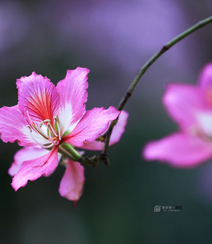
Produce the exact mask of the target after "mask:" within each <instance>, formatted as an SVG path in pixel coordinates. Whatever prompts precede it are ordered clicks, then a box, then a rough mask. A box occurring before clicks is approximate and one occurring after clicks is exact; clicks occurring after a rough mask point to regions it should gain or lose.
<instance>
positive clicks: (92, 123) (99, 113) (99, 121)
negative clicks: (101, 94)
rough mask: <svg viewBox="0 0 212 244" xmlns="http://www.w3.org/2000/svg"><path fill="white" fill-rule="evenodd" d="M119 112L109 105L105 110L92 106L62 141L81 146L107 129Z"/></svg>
mask: <svg viewBox="0 0 212 244" xmlns="http://www.w3.org/2000/svg"><path fill="white" fill-rule="evenodd" d="M119 113H120V111H118V110H117V109H116V108H114V107H109V108H108V109H107V110H106V109H104V108H93V109H92V110H90V111H87V112H86V113H85V115H84V116H83V117H82V119H81V120H80V121H79V123H78V124H77V126H76V127H75V128H74V130H73V131H72V132H71V133H70V134H69V135H68V136H66V137H65V138H64V141H65V142H68V143H70V144H72V145H74V146H76V147H82V146H83V145H84V144H85V143H86V142H92V141H94V140H95V139H96V138H98V137H99V136H100V135H101V134H102V133H104V132H105V131H106V130H107V129H108V126H109V123H110V121H112V120H115V119H116V118H117V117H118V115H119Z"/></svg>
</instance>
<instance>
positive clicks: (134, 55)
mask: <svg viewBox="0 0 212 244" xmlns="http://www.w3.org/2000/svg"><path fill="white" fill-rule="evenodd" d="M211 9H212V2H211V0H201V1H193V0H178V1H176V0H170V1H167V0H128V1H121V0H116V1H112V0H107V1H106V0H99V1H97V0H87V1H86V0H82V1H68V0H55V1H51V0H42V1H41V0H36V1H28V0H20V1H18V0H17V1H15V0H14V1H10V0H9V1H8V0H7V1H3V0H1V1H0V107H2V106H12V105H15V104H17V90H16V85H15V82H16V79H17V78H20V77H21V76H25V75H30V74H31V72H32V71H35V72H36V73H38V74H42V75H44V76H47V77H48V78H50V79H51V81H52V82H54V83H55V84H56V83H57V82H58V81H59V80H61V79H63V78H64V76H65V74H66V70H67V69H75V68H76V67H77V66H81V67H87V68H89V69H90V70H91V72H90V74H89V80H88V81H89V89H88V92H89V99H88V103H87V109H91V108H93V107H95V106H96V107H100V106H103V107H108V106H110V105H113V106H117V105H118V103H119V101H120V99H121V97H122V96H123V95H124V94H125V91H126V90H127V88H128V86H129V84H130V82H131V81H132V80H133V78H134V77H135V75H136V72H137V71H138V69H139V68H140V67H141V66H142V65H143V64H144V62H146V61H147V59H148V58H150V57H151V56H152V55H153V54H154V53H155V52H156V51H157V50H158V49H159V48H160V47H161V46H162V45H163V44H165V43H166V42H167V41H169V40H170V39H172V38H173V37H175V36H176V35H178V34H179V33H180V32H182V31H184V30H185V29H187V28H188V27H190V26H191V25H193V24H195V23H196V22H198V21H199V20H201V19H203V18H206V17H208V16H209V15H211ZM211 43H212V25H209V26H207V27H205V28H203V29H201V30H199V31H198V32H196V33H194V34H192V35H191V36H189V37H188V38H187V39H185V40H183V41H182V42H181V43H179V44H177V45H176V46H174V47H173V48H172V49H171V50H169V51H168V52H167V53H166V54H165V55H164V56H163V57H161V58H160V59H159V60H158V61H157V62H156V63H155V64H154V65H153V66H152V67H151V68H150V69H149V70H148V71H147V73H146V74H145V75H144V76H143V78H142V80H141V81H140V83H139V84H138V86H137V87H136V89H135V91H134V94H133V96H132V97H131V98H130V100H129V102H128V104H127V105H126V107H125V109H126V110H127V111H128V112H129V113H130V117H129V121H128V125H127V127H126V132H125V134H124V135H123V137H122V139H121V141H120V143H119V144H116V145H114V146H113V147H111V148H110V150H109V156H110V166H109V167H105V166H104V165H103V164H102V165H100V167H98V168H95V169H94V168H88V167H87V168H86V170H85V172H86V184H85V188H84V194H83V196H82V198H81V199H80V201H79V207H78V208H77V209H75V208H73V206H72V203H71V202H70V201H68V200H66V199H64V198H62V197H60V195H59V193H58V187H59V182H60V180H61V177H62V175H63V172H64V168H63V167H58V169H57V170H56V172H55V173H54V174H53V175H51V176H50V177H49V178H40V179H38V180H37V181H34V182H29V183H28V184H27V186H26V187H24V188H21V189H20V190H18V192H15V191H14V190H13V189H12V188H11V186H10V183H11V177H10V176H9V175H8V173H7V170H8V168H9V167H10V164H11V162H12V161H13V155H14V153H15V152H16V151H17V150H18V148H19V146H18V145H17V144H9V143H8V144H4V143H3V142H0V148H1V150H0V161H1V163H0V183H1V184H0V193H1V198H0V199H1V201H0V243H1V244H8V243H16V244H38V243H39V244H43V243H51V244H56V243H62V244H66V243H71V244H91V243H92V244H108V243H110V244H128V243H131V244H140V243H144V244H145V243H147V244H160V243H164V244H166V243H167V244H168V243H172V244H179V243H182V244H184V243H186V244H190V243H192V244H195V243H204V244H208V243H211V242H212V232H211V229H212V165H211V163H210V162H208V163H206V164H203V165H202V166H200V167H198V168H195V169H190V170H181V169H175V168H171V167H170V166H168V165H165V164H160V163H158V162H151V163H150V162H146V161H145V160H143V159H142V158H141V150H142V148H143V146H144V145H145V143H146V142H147V141H149V140H153V139H159V138H161V137H163V136H164V135H167V134H169V133H171V132H172V131H174V130H176V128H177V126H176V125H175V124H174V123H173V122H172V121H171V119H170V118H169V117H168V115H167V114H166V111H165V109H164V108H163V106H162V103H161V97H162V95H163V93H164V90H165V87H166V84H167V83H169V82H183V83H192V84H195V83H196V80H197V77H198V73H199V70H200V69H201V68H202V67H203V66H204V64H205V63H207V62H210V61H212V45H211ZM89 155H92V154H91V153H90V154H89ZM155 205H168V206H169V205H171V206H176V205H181V206H182V208H183V210H182V211H181V212H177V213H154V212H153V208H154V206H155Z"/></svg>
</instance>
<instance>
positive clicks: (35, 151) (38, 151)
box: [8, 147, 47, 176]
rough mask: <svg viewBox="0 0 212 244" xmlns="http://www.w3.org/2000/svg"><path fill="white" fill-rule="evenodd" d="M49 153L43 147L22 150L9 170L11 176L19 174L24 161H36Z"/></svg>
mask: <svg viewBox="0 0 212 244" xmlns="http://www.w3.org/2000/svg"><path fill="white" fill-rule="evenodd" d="M46 153H47V150H45V149H43V148H41V147H24V148H22V149H20V150H19V151H18V152H17V153H16V154H15V156H14V162H13V163H12V165H11V167H10V168H9V170H8V173H9V174H10V175H11V176H14V175H15V174H17V172H18V171H19V169H20V168H21V165H22V163H23V162H24V161H28V160H31V159H35V158H37V157H40V156H43V155H45V154H46Z"/></svg>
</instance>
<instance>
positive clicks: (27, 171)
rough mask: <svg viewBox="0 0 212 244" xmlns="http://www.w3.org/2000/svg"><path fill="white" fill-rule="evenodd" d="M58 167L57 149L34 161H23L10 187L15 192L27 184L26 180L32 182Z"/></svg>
mask: <svg viewBox="0 0 212 244" xmlns="http://www.w3.org/2000/svg"><path fill="white" fill-rule="evenodd" d="M57 165H58V155H57V147H54V148H53V149H52V150H51V151H50V152H48V153H47V154H45V155H44V156H41V157H39V158H36V159H31V160H27V161H24V162H23V164H22V166H21V168H20V170H19V171H18V173H17V174H16V175H15V176H14V177H13V181H12V184H11V185H12V187H13V188H14V190H15V191H17V190H18V189H19V188H20V187H23V186H25V185H26V184H27V182H28V180H30V181H34V180H36V179H38V178H39V177H41V176H42V175H44V176H48V175H50V174H51V173H52V172H53V171H54V170H55V168H56V167H57Z"/></svg>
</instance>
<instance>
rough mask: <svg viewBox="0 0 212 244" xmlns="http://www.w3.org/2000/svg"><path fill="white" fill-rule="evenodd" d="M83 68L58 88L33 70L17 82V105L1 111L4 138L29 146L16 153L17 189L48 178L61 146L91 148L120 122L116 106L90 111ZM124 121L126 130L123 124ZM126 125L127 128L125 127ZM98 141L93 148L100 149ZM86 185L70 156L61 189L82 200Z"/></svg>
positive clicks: (13, 167) (13, 171)
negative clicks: (41, 178) (110, 128)
mask: <svg viewBox="0 0 212 244" xmlns="http://www.w3.org/2000/svg"><path fill="white" fill-rule="evenodd" d="M88 73H89V70H88V69H86V68H80V67H78V68H77V69H75V70H68V71H67V74H66V77H65V79H64V80H61V81H60V82H59V83H58V84H57V86H56V87H55V86H54V85H53V84H52V83H51V82H50V80H49V79H48V78H46V77H43V76H41V75H37V74H36V73H35V72H33V73H32V74H31V75H30V76H28V77H21V78H20V79H18V80H17V88H18V105H16V106H13V107H2V108H1V109H0V133H1V139H2V140H3V141H4V142H14V141H17V142H18V144H19V145H20V146H24V148H22V149H21V150H19V151H18V152H17V153H16V154H15V157H14V162H13V164H12V165H11V167H10V169H9V174H10V175H11V176H14V177H13V181H12V187H13V188H14V189H15V190H16V191H17V190H18V189H19V188H20V187H23V186H25V185H26V184H27V182H28V180H31V181H33V180H36V179H38V178H39V177H41V176H42V175H44V176H49V175H50V174H51V173H52V172H53V171H54V170H55V169H56V167H57V165H58V162H59V160H58V156H59V157H61V155H60V154H58V149H59V148H60V147H61V143H63V142H66V143H69V144H71V145H73V146H75V147H77V148H78V147H81V148H83V147H84V145H87V147H89V146H88V145H89V143H93V142H94V141H95V139H97V138H98V137H99V136H100V135H101V134H103V133H104V132H105V131H106V130H107V129H108V126H109V123H110V121H112V120H115V119H116V118H117V116H118V115H119V113H120V112H119V111H118V110H116V109H115V108H114V107H109V108H108V109H107V110H105V109H104V108H93V109H92V110H90V111H86V110H85V103H86V101H87V90H86V89H87V87H88V83H87V74H88ZM123 115H124V122H123V120H122V119H120V122H119V123H118V124H117V125H116V128H117V129H116V128H115V129H114V135H113V137H114V138H112V141H111V143H112V144H113V143H116V142H117V141H118V140H119V139H120V137H121V134H122V133H123V131H124V126H125V124H126V119H127V118H126V112H123V113H122V115H121V116H120V117H121V118H122V117H123ZM120 124H121V128H120V126H119V125H120ZM122 126H123V127H122ZM98 145H99V143H98V144H96V146H92V149H93V150H95V148H96V149H97V150H99V148H100V147H99V146H98ZM83 184H84V168H83V167H82V166H81V165H80V164H79V163H77V162H73V161H71V160H69V159H68V162H67V168H66V171H65V174H64V176H63V179H62V181H61V184H60V189H59V192H60V194H61V196H64V197H66V198H68V199H69V200H72V201H77V200H78V199H79V198H80V196H81V193H82V190H83Z"/></svg>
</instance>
